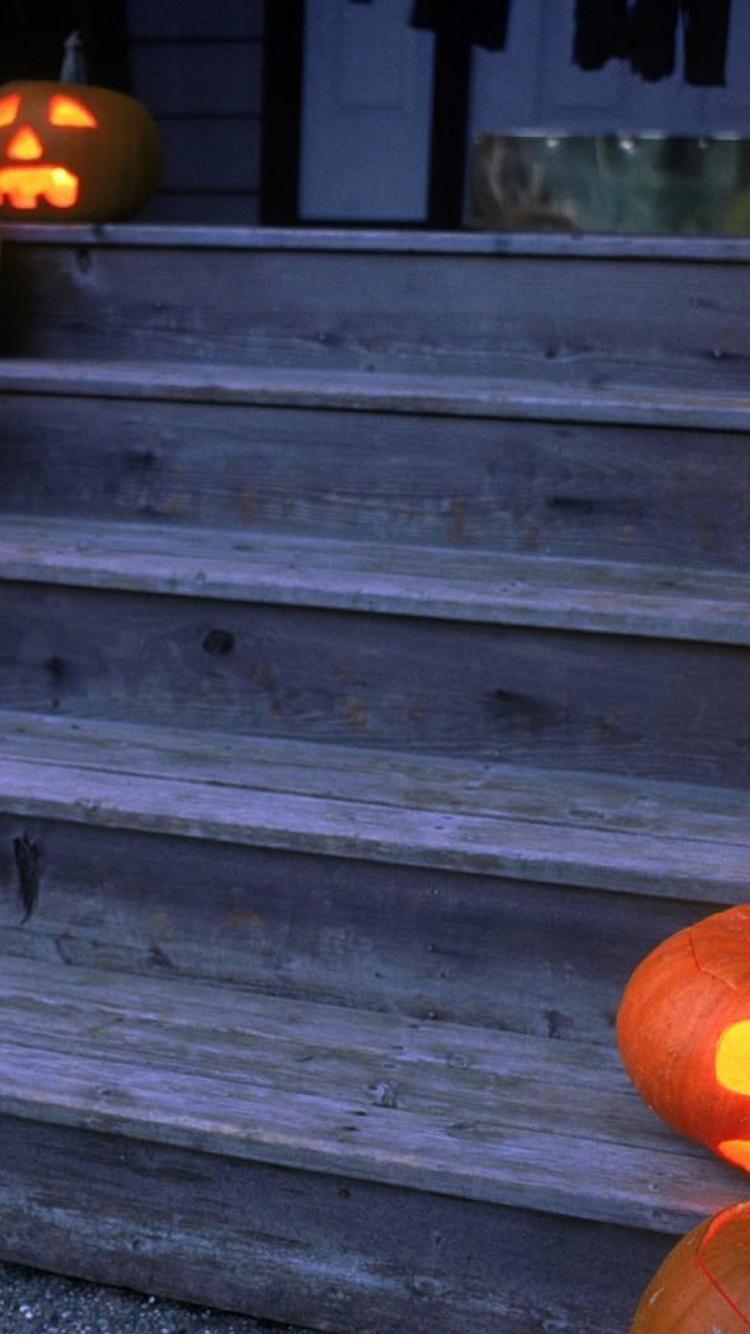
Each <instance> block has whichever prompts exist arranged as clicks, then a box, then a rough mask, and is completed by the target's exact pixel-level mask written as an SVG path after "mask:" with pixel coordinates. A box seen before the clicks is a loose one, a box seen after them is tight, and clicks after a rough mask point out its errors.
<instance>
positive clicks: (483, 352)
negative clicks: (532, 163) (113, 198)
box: [0, 230, 750, 392]
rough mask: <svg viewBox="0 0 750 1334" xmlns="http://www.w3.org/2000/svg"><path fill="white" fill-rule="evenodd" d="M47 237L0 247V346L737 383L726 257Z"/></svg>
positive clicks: (737, 292)
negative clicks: (195, 247) (196, 252)
mask: <svg viewBox="0 0 750 1334" xmlns="http://www.w3.org/2000/svg"><path fill="white" fill-rule="evenodd" d="M47 235H48V236H49V240H48V241H47V242H46V243H41V244H40V243H38V242H36V241H35V237H34V234H33V233H29V234H28V240H27V241H26V242H25V243H23V244H20V245H19V244H18V242H17V241H11V242H9V243H8V244H6V246H5V254H4V272H3V286H2V291H0V314H1V315H2V328H3V343H2V350H3V352H4V353H5V354H8V353H12V354H14V355H22V356H25V355H41V356H47V357H49V356H59V355H62V356H65V357H72V358H79V359H86V358H92V359H96V360H101V359H105V358H110V357H126V358H127V357H128V356H134V355H135V356H137V357H138V359H141V360H142V359H144V358H145V359H161V358H166V359H169V360H175V359H176V360H185V359H190V360H193V361H200V362H207V361H208V362H216V361H222V362H235V363H241V364H245V365H247V364H256V365H279V366H284V365H286V366H291V365H297V366H304V367H309V368H315V367H318V368H321V369H325V368H328V367H338V368H341V369H347V368H348V369H352V370H353V369H359V370H362V371H376V370H385V369H388V370H390V371H393V372H397V373H404V372H407V373H408V372H411V371H415V372H426V371H429V372H439V373H440V374H445V373H448V374H465V373H473V374H482V375H489V376H501V377H520V378H521V379H525V380H528V379H529V378H535V377H536V376H539V375H542V374H543V375H544V377H545V378H547V379H558V380H560V381H562V382H565V383H568V384H570V383H574V384H578V385H582V386H591V385H602V384H631V385H632V384H635V383H637V384H643V385H645V386H652V387H653V386H663V385H664V384H671V385H673V386H675V387H677V386H680V387H682V388H686V389H689V390H692V389H694V387H695V384H696V382H699V383H700V384H701V385H704V386H705V387H706V388H708V389H710V390H711V389H713V390H715V391H717V392H718V391H719V390H721V389H729V390H731V389H735V390H736V391H737V392H741V391H742V388H743V387H744V384H745V381H746V363H747V358H748V355H750V339H749V338H748V321H747V307H748V298H747V293H746V284H745V282H744V277H745V269H744V268H743V266H742V264H741V263H733V262H731V260H725V261H724V262H722V263H712V262H709V260H708V259H706V258H705V257H701V258H698V257H696V258H694V259H692V260H691V259H689V258H685V259H684V260H683V262H682V263H680V264H679V265H678V264H675V265H671V264H669V263H664V262H663V261H662V260H660V259H658V258H654V257H641V258H636V256H637V248H636V249H635V250H631V251H630V258H628V261H627V262H626V263H623V262H622V259H621V258H612V257H611V256H610V255H608V254H607V248H606V247H604V248H603V249H602V248H600V249H599V250H598V251H596V252H595V253H596V256H597V257H596V258H590V257H589V258H587V257H586V256H585V255H584V254H582V253H581V251H579V252H578V256H579V257H576V252H575V251H571V250H568V251H567V252H565V251H560V252H558V253H557V254H555V255H547V256H545V255H544V254H543V253H541V252H537V253H533V250H532V253H531V254H529V253H520V254H519V253H516V254H512V253H510V252H508V253H506V254H505V255H504V256H502V257H501V255H500V254H499V253H496V254H492V253H489V254H487V253H485V254H484V255H483V254H482V253H481V251H480V252H479V253H477V252H476V251H474V253H467V254H463V255H462V254H461V253H459V252H458V251H457V250H456V249H455V248H454V249H453V251H452V253H449V254H445V255H444V254H440V253H439V252H437V251H434V250H431V249H430V248H429V247H425V246H422V247H420V246H419V245H414V246H412V247H411V248H410V249H409V251H408V252H407V253H404V252H403V250H402V249H397V248H393V249H392V250H390V251H389V250H388V249H387V247H386V246H385V245H384V244H383V243H382V242H381V243H377V242H375V241H373V242H372V243H371V244H373V246H374V247H375V248H373V250H366V249H363V248H362V247H357V246H356V244H353V245H350V247H349V249H348V251H343V250H339V249H338V248H331V247H329V248H326V247H325V242H321V243H320V244H319V245H318V247H317V248H316V249H315V250H314V251H312V252H307V251H305V250H304V249H301V248H300V249H292V248H291V247H287V248H283V249H281V248H277V247H274V244H273V241H272V240H271V238H268V239H269V240H271V244H268V245H267V247H266V248H265V249H261V248H256V247H257V246H259V245H262V244H263V237H262V236H261V238H260V240H259V242H256V245H255V246H253V245H244V240H243V238H242V237H238V238H236V242H237V241H238V242H239V244H236V243H235V245H228V246H226V247H225V248H220V247H215V248H205V249H202V250H201V252H200V263H199V264H186V263H185V255H184V252H181V251H180V250H178V249H174V250H173V249H170V248H169V246H166V245H163V244H162V245H159V244H154V245H150V246H149V245H148V244H141V245H133V246H128V245H127V244H122V243H117V244H113V245H101V244H98V243H96V242H93V243H92V242H90V241H89V240H88V239H87V240H86V241H85V242H83V243H79V242H78V241H77V239H76V236H75V235H73V234H68V235H67V237H66V240H65V242H64V243H63V242H62V239H61V233H60V232H59V230H58V231H57V233H56V235H55V236H54V237H53V236H50V234H49V233H48V234H47ZM84 235H85V236H86V237H87V238H88V237H90V236H91V233H90V232H88V233H84ZM119 235H120V237H122V233H120V234H119ZM142 235H143V234H142ZM168 235H169V233H168V230H167V232H166V233H165V235H164V237H163V238H159V239H164V240H166V239H167V236H168ZM199 235H200V234H199ZM203 236H204V240H208V239H209V237H208V233H205V234H203ZM153 239H154V240H157V238H156V237H154V238H153ZM185 240H186V241H187V243H188V244H189V240H190V238H189V237H186V238H185ZM50 241H52V242H53V243H50ZM298 244H299V242H298ZM625 253H626V251H625V250H622V249H621V251H620V254H621V255H624V254H625ZM682 253H683V254H686V255H690V253H691V252H690V250H689V249H688V250H687V251H683V252H682ZM722 253H723V254H724V255H726V256H730V255H732V254H734V255H736V256H737V258H738V259H739V257H740V255H743V254H744V253H745V252H744V250H739V251H737V250H735V251H734V252H732V251H731V250H724V251H723V252H722ZM177 293H179V296H176V294H177ZM136 349H137V351H136Z"/></svg>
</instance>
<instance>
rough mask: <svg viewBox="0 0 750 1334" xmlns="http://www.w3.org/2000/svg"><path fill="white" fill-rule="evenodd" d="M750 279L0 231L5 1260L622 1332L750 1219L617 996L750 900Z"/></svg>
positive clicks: (538, 249) (653, 263)
mask: <svg viewBox="0 0 750 1334" xmlns="http://www.w3.org/2000/svg"><path fill="white" fill-rule="evenodd" d="M749 260H750V245H748V244H747V243H745V242H742V241H725V242H716V243H714V242H708V241H705V242H704V241H699V240H695V241H689V242H681V243H677V242H671V241H665V240H660V241H658V240H654V241H647V240H642V241H633V240H631V241H627V242H626V241H615V240H608V239H599V240H597V241H594V240H590V241H589V240H582V239H580V238H564V239H556V238H536V239H525V240H524V239H523V238H508V237H505V238H499V237H498V238H495V237H472V236H458V237H456V236H430V235H428V236H421V235H409V234H403V233H401V234H376V235H365V234H356V233H335V232H332V233H325V232H302V231H299V232H272V231H255V232H246V231H242V232H235V231H231V230H227V231H219V230H210V229H209V230H206V229H193V228H183V229H166V228H165V229H162V228H139V227H119V228H110V229H89V228H77V227H69V228H39V227H36V226H33V225H31V226H26V227H24V228H21V227H19V228H16V229H12V228H9V229H8V230H7V231H6V233H4V237H3V249H2V277H1V281H0V314H1V316H2V319H1V320H0V327H1V329H2V335H1V337H2V353H3V357H2V360H1V361H0V385H2V390H3V394H2V399H1V400H0V422H1V427H2V429H1V432H0V442H1V445H0V495H1V496H2V502H1V503H2V511H3V517H2V523H1V524H0V557H1V559H0V626H1V627H2V637H1V639H0V692H1V693H0V708H1V709H2V713H1V714H0V718H1V721H2V726H1V727H0V884H1V885H2V898H1V900H0V916H1V919H2V935H1V940H2V945H1V947H0V948H1V949H2V958H1V959H0V1019H1V1023H0V1062H1V1063H0V1069H1V1070H2V1079H1V1080H0V1145H1V1152H2V1163H3V1171H2V1173H1V1174H0V1239H1V1240H0V1253H1V1254H2V1256H3V1258H5V1259H8V1260H13V1261H20V1262H22V1263H26V1264H32V1265H38V1266H42V1267H47V1268H51V1269H59V1270H61V1271H65V1272H68V1273H72V1274H79V1275H84V1276H88V1277H92V1278H96V1279H100V1280H104V1281H106V1282H112V1283H118V1284H126V1285H131V1286H133V1287H136V1288H142V1289H144V1290H148V1291H151V1292H158V1293H162V1294H165V1295H171V1296H176V1297H179V1298H182V1299H185V1300H188V1301H196V1302H201V1303H207V1304H213V1305H217V1306H221V1307H226V1308H229V1309H237V1310H242V1311H248V1312H252V1313H254V1314H256V1315H259V1316H264V1317H268V1318H271V1319H276V1320H286V1321H290V1322H297V1323H299V1324H305V1325H308V1326H313V1327H315V1328H319V1329H321V1330H330V1331H337V1332H338V1334H347V1332H348V1331H356V1332H357V1334H386V1332H387V1331H391V1330H393V1331H396V1330H398V1331H400V1332H401V1331H403V1332H404V1334H477V1331H478V1330H480V1329H481V1330H483V1331H488V1332H489V1331H492V1332H493V1334H495V1332H497V1334H542V1331H551V1330H556V1331H563V1330H570V1331H576V1334H620V1332H622V1334H624V1332H625V1331H626V1329H627V1326H628V1321H629V1318H630V1315H631V1313H632V1311H633V1309H634V1307H635V1305H636V1302H637V1300H638V1297H639V1295H640V1292H641V1290H642V1289H643V1287H644V1286H645V1284H646V1281H647V1279H648V1278H649V1277H650V1275H651V1273H652V1272H653V1270H654V1268H655V1267H656V1265H657V1263H658V1262H659V1260H660V1259H661V1257H662V1256H663V1255H664V1253H665V1251H666V1250H667V1249H668V1247H669V1246H670V1245H671V1244H672V1243H673V1240H674V1238H675V1236H676V1235H679V1234H681V1233H682V1232H684V1231H685V1230H686V1229H687V1228H688V1226H690V1225H691V1224H693V1223H694V1222H696V1221H698V1220H699V1219H700V1218H702V1217H704V1216H705V1215H706V1214H707V1213H709V1212H711V1211H713V1210H714V1209H716V1208H718V1207H719V1206H720V1205H722V1204H724V1203H726V1202H728V1201H731V1200H734V1199H739V1198H743V1197H744V1196H745V1195H746V1194H747V1191H748V1182H747V1179H746V1177H745V1175H744V1174H742V1173H739V1172H737V1171H734V1170H733V1169H730V1168H727V1167H725V1166H724V1165H722V1164H720V1163H719V1162H718V1161H715V1160H714V1159H713V1158H711V1157H710V1156H709V1155H708V1154H706V1153H704V1152H703V1151H702V1150H700V1149H698V1148H695V1147H693V1146H690V1145H688V1144H686V1143H684V1142H683V1141H682V1140H681V1139H679V1138H678V1137H677V1136H675V1135H673V1134H671V1132H669V1131H668V1130H667V1129H666V1128H665V1127H663V1126H662V1125H661V1123H660V1122H658V1121H657V1120H656V1118H655V1117H654V1116H653V1115H652V1113H651V1112H650V1111H649V1110H648V1109H647V1108H646V1107H644V1106H642V1105H641V1103H640V1101H639V1099H638V1098H637V1096H636V1095H635V1093H634V1092H633V1091H632V1089H631V1088H630V1085H629V1082H628V1079H627V1077H626V1075H625V1074H624V1072H623V1070H622V1069H621V1067H620V1063H619V1060H618V1056H617V1053H616V1050H615V1044H614V1037H613V1020H614V1014H615V1011H616V1007H617V1004H618V998H619V995H620V993H621V990H622V987H623V985H624V982H625V980H626V978H627V977H628V975H629V973H630V971H631V969H632V968H633V967H634V966H635V964H636V963H637V961H638V960H639V959H640V958H641V957H642V955H643V954H645V953H646V951H647V950H648V949H649V948H651V947H652V946H653V945H654V944H656V943H657V942H658V941H659V940H661V939H663V938H664V936H666V935H668V934H669V933H670V932H672V931H674V930H676V929H678V928H679V927H681V926H683V925H685V924H686V923H688V922H692V921H695V920H697V919H698V918H699V917H700V916H701V915H702V914H704V913H705V912H707V911H710V910H713V909H714V908H715V907H718V906H722V905H725V904H728V903H732V902H735V901H738V900H742V899H744V898H746V897H749V895H748V882H749V880H750V819H749V818H748V817H749V816H750V800H749V799H748V774H749V770H750V654H749V653H748V646H749V645H750V599H749V598H748V574H747V571H748V558H749V555H750V523H749V522H748V518H749V516H750V452H749V448H748V444H747V431H748V425H749V424H750V397H748V395H747V383H748V378H747V377H748V358H749V357H750V319H749V318H748V317H749V316H750V277H749V275H750V268H748V261H749Z"/></svg>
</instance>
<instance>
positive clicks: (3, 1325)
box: [0, 1263, 313, 1334]
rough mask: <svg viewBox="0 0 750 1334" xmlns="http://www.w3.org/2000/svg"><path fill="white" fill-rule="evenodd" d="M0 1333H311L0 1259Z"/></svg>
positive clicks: (310, 1333) (310, 1331)
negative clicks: (2, 1261)
mask: <svg viewBox="0 0 750 1334" xmlns="http://www.w3.org/2000/svg"><path fill="white" fill-rule="evenodd" d="M0 1334H313V1332H312V1330H303V1329H298V1328H295V1329H294V1330H292V1328H291V1326H289V1325H277V1324H272V1323H271V1322H270V1321H267V1320H252V1319H251V1318H250V1317H249V1316H239V1315H228V1314H226V1313H225V1312H224V1311H210V1310H206V1308H205V1307H202V1306H183V1305H181V1304H180V1303H179V1302H169V1301H163V1300H162V1299H161V1298H158V1297H144V1296H141V1295H140V1294H139V1293H135V1292H127V1291H125V1290H123V1289H121V1288H105V1287H101V1286H100V1285H99V1284H97V1283H83V1282H80V1281H79V1280H78V1279H69V1278H60V1277H59V1276H58V1275H56V1274H43V1273H40V1272H39V1271H37V1270H34V1269H26V1268H23V1267H21V1266H20V1265H7V1264H1V1263H0Z"/></svg>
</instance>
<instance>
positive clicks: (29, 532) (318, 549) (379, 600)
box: [0, 517, 750, 646]
mask: <svg viewBox="0 0 750 1334" xmlns="http://www.w3.org/2000/svg"><path fill="white" fill-rule="evenodd" d="M0 562H1V564H2V576H1V577H2V579H3V580H6V581H16V582H24V583H28V584H40V585H44V584H51V585H59V586H62V587H73V588H95V589H102V590H112V591H113V592H117V591H120V592H122V591H127V592H135V593H149V594H152V595H157V596H158V595H162V594H163V595H171V596H180V597H192V596H198V597H201V598H211V599H216V600H217V601H239V602H243V603H251V604H252V603H273V604H274V605H277V606H287V607H319V608H325V609H328V610H341V611H347V612H361V613H375V614H380V615H386V616H417V617H424V618H426V619H434V620H448V621H468V622H471V623H472V624H474V625H479V624H491V625H500V626H510V625H521V626H535V627H539V628H547V629H560V630H578V631H592V632H594V633H599V634H615V635H623V636H638V635H642V636H646V637H650V638H657V639H674V640H697V641H699V642H707V643H719V644H721V643H726V644H733V645H745V646H747V645H748V644H750V597H749V596H748V594H749V592H750V582H749V581H748V579H747V576H746V575H738V574H735V573H734V572H728V573H725V572H719V571H702V570H691V571H685V570H681V569H677V568H675V567H670V566H648V565H643V566H639V565H637V564H632V563H628V564H625V563H619V562H607V563H604V562H593V561H580V562H576V561H567V560H560V559H552V558H549V557H536V558H535V557H533V556H529V555H526V556H519V555H516V554H510V555H493V554H490V553H486V552H474V551H463V550H462V551H458V552H450V551H445V550H442V549H439V548H428V549H426V550H420V549H418V548H417V547H416V546H413V545H410V546H400V547H394V546H393V545H388V546H386V545H385V544H384V543H382V542H379V543H361V542H358V543H344V542H341V541H337V540H334V541H331V540H329V541H325V540H323V539H320V538H315V539H310V538H297V539H292V538H290V537H287V536H284V537H280V536H277V535H275V534H271V533H259V534H246V533H244V532H242V531H241V530H236V531H234V532H227V531H224V532H220V533H215V532H213V531H212V530H209V529H204V530H202V531H201V530H198V531H196V530H195V529H192V528H187V527H177V526H169V527H167V528H164V527H161V526H157V525H154V524H151V525H146V524H139V525H137V526H135V525H126V524H108V523H102V522H99V523H96V522H93V521H90V522H88V523H86V526H85V528H84V529H83V530H82V527H81V523H80V520H78V519H72V520H71V519H67V520H65V519H62V520H61V519H47V518H44V519H37V520H34V519H28V518H20V517H16V518H6V519H5V521H4V523H3V527H2V532H0Z"/></svg>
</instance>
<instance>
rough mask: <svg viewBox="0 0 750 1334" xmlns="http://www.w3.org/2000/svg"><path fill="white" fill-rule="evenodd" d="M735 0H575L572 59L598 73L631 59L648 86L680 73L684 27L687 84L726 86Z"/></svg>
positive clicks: (685, 76)
mask: <svg viewBox="0 0 750 1334" xmlns="http://www.w3.org/2000/svg"><path fill="white" fill-rule="evenodd" d="M730 9H731V0H634V3H631V4H628V0H576V7H575V36H574V40H573V61H574V63H575V64H576V65H578V66H579V67H580V68H581V69H584V70H596V69H601V68H602V66H603V65H605V64H606V63H607V61H608V60H611V59H626V60H628V62H629V63H630V66H631V69H632V70H633V71H634V73H636V74H639V75H640V76H641V78H642V79H645V80H647V81H648V82H649V83H656V82H657V81H658V80H660V79H668V78H669V77H670V76H671V75H672V74H674V70H675V62H676V49H677V33H678V27H679V25H680V24H682V30H683V36H684V53H685V56H684V69H683V77H684V79H685V82H686V83H689V84H694V85H697V86H699V87H721V86H722V85H723V84H724V83H725V82H726V77H725V65H726V54H727V43H728V39H729V19H730Z"/></svg>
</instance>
